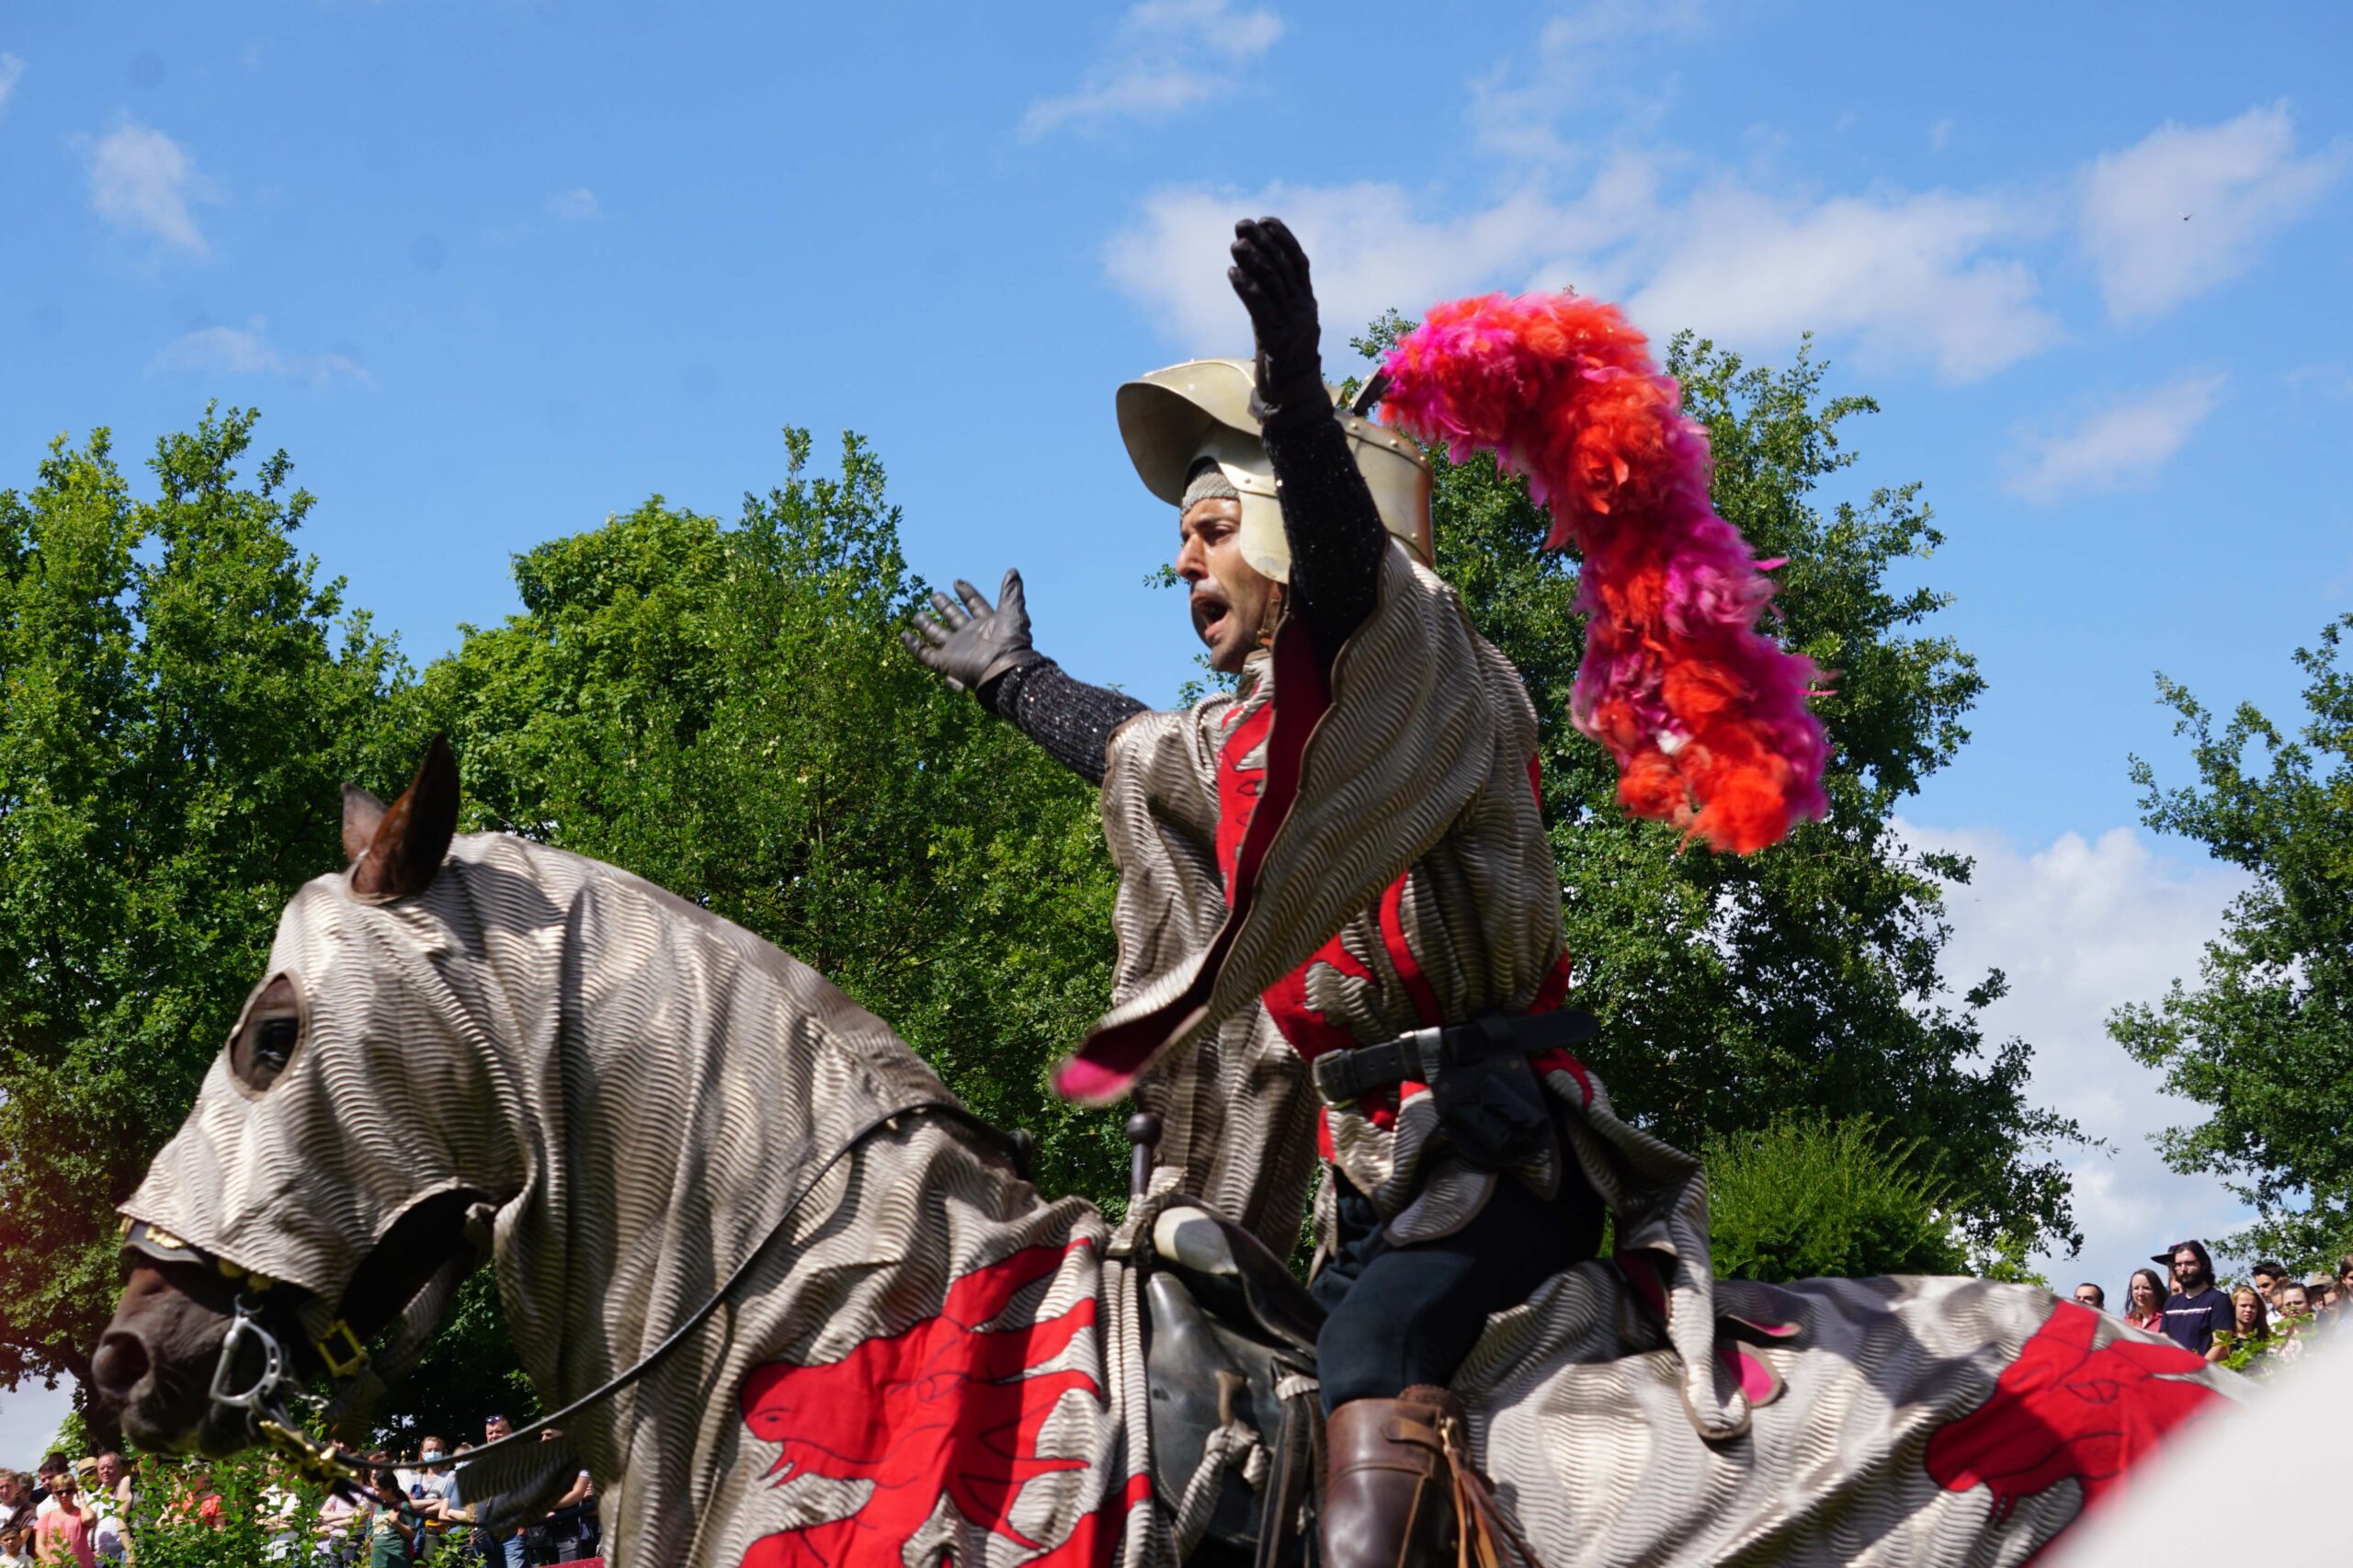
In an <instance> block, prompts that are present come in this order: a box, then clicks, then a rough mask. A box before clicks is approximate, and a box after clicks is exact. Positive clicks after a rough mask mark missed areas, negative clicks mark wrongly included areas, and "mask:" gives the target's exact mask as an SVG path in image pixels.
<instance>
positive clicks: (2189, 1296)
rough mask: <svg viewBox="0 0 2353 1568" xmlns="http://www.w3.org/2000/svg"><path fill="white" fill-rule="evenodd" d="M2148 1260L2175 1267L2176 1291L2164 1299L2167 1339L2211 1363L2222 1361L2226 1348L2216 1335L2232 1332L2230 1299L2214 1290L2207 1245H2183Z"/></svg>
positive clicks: (2187, 1243) (2211, 1263)
mask: <svg viewBox="0 0 2353 1568" xmlns="http://www.w3.org/2000/svg"><path fill="white" fill-rule="evenodd" d="M2149 1261H2150V1262H2151V1263H2163V1264H2167V1265H2170V1266H2171V1267H2172V1268H2173V1280H2174V1291H2173V1294H2172V1295H2170V1296H2167V1297H2166V1298H2165V1337H2166V1338H2168V1339H2170V1340H2172V1341H2173V1342H2174V1343H2175V1344H2176V1345H2178V1346H2181V1347H2182V1348H2183V1349H2184V1350H2188V1351H2189V1352H2191V1353H2192V1354H2195V1355H2199V1356H2203V1357H2205V1358H2206V1359H2208V1360H2209V1361H2219V1360H2221V1359H2222V1355H2223V1352H2224V1350H2225V1348H2226V1345H2225V1344H2223V1343H2222V1342H2218V1341H2217V1340H2216V1339H2215V1337H2214V1335H2216V1334H2217V1333H2221V1334H2228V1333H2230V1332H2231V1329H2232V1323H2233V1318H2232V1314H2231V1299H2230V1297H2228V1296H2226V1295H2224V1294H2223V1293H2222V1291H2220V1290H2216V1289H2214V1264H2213V1260H2212V1259H2211V1258H2209V1257H2208V1256H2206V1244H2205V1243H2203V1242H2181V1243H2178V1244H2176V1245H2174V1246H2173V1247H2171V1248H2169V1249H2167V1250H2166V1251H2165V1252H2161V1253H2155V1254H2153V1255H2152V1256H2150V1258H2149Z"/></svg>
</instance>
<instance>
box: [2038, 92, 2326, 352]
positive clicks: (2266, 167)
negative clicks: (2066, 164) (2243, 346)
mask: <svg viewBox="0 0 2353 1568" xmlns="http://www.w3.org/2000/svg"><path fill="white" fill-rule="evenodd" d="M2346 157H2347V148H2346V147H2345V145H2343V144H2342V143H2340V144H2338V145H2336V146H2334V147H2330V148H2328V149H2326V150H2325V151H2323V152H2318V153H2312V154H2310V155H2309V156H2305V157H2298V156H2297V155H2296V131H2295V127H2294V125H2293V124H2291V123H2290V119H2289V116H2288V110H2287V108H2286V106H2284V105H2274V106H2273V107H2271V108H2256V109H2249V110H2248V111H2247V112H2246V113H2245V114H2243V115H2241V116H2239V117H2238V119H2234V120H2229V121H2226V122H2225V123H2223V124H2221V125H2213V126H2206V127H2190V126H2180V125H2173V124H2167V125H2165V127H2163V128H2162V129H2160V130H2158V131H2153V132H2151V133H2150V134H2149V135H2148V136H2147V137H2145V138H2143V140H2142V141H2140V142H2136V143H2135V144H2133V145H2132V146H2131V147H2128V148H2126V149H2125V150H2124V151H2122V152H2120V153H2106V154H2104V155H2102V156H2101V157H2099V158H2098V159H2097V160H2095V161H2094V162H2093V163H2092V165H2091V166H2090V167H2089V168H2087V169H2086V170H2085V171H2084V175H2083V179H2082V202H2083V210H2082V228H2083V244H2084V249H2085V251H2086V254H2087V255H2089V256H2090V257H2091V261H2092V266H2093V267H2094V269H2095V271H2096V272H2097V276H2098V278H2099V286H2100V292H2101V294H2102V296H2103V297H2104V298H2105V300H2106V301H2107V303H2108V312H2109V316H2110V317H2112V318H2113V319H2115V320H2117V321H2120V322H2128V321H2136V320H2140V319H2143V318H2145V317H2148V316H2153V315H2156V314H2158V313H2160V312H2164V311H2166V310H2169V309H2171V308H2172V307H2174V306H2176V305H2177V304H2180V303H2181V302H2182V301H2185V300H2187V299H2188V298H2190V297H2191V296H2192V295H2195V294H2199V293H2201V292H2203V291H2204V290H2208V289H2211V288H2212V287H2213V286H2214V285H2216V284H2218V283H2222V282H2227V281H2228V280H2229V279H2231V278H2235V277H2237V276H2238V275H2239V274H2240V273H2241V272H2244V271H2245V270H2246V268H2247V267H2250V266H2252V265H2253V264H2254V262H2255V259H2256V252H2257V251H2258V250H2259V249H2260V247H2261V245H2262V244H2263V242H2264V241H2266V240H2267V239H2268V238H2270V237H2271V235H2272V234H2273V233H2276V232H2277V231H2278V230H2279V229H2280V228H2282V227H2283V226H2285V225H2286V224H2288V223H2289V222H2292V221H2294V220H2295V219H2296V218H2298V217H2300V216H2302V214H2303V213H2304V212H2305V211H2306V210H2309V209H2310V208H2311V207H2312V206H2313V203H2314V202H2315V201H2317V200H2318V199H2320V196H2321V193H2322V192H2323V191H2325V190H2326V189H2327V188H2328V187H2329V185H2330V183H2331V182H2333V181H2334V180H2335V179H2336V176H2337V175H2338V174H2339V173H2341V172H2342V171H2343V169H2344V167H2345V163H2346Z"/></svg>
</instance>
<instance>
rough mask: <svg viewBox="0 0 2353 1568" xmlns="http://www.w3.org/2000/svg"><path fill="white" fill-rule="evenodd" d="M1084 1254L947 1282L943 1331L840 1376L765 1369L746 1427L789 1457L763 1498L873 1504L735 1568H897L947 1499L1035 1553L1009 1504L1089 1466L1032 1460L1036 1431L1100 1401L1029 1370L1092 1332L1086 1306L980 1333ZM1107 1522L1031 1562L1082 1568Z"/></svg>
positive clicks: (882, 1347)
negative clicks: (820, 1478) (842, 1498)
mask: <svg viewBox="0 0 2353 1568" xmlns="http://www.w3.org/2000/svg"><path fill="white" fill-rule="evenodd" d="M1085 1245H1086V1243H1084V1242H1079V1243H1074V1244H1073V1245H1072V1246H1069V1247H1058V1246H1034V1247H1028V1248H1024V1249H1023V1250H1022V1251H1019V1252H1017V1253H1015V1254H1013V1255H1012V1256H1009V1257H1006V1258H1005V1259H1003V1260H1002V1261H1000V1262H997V1263H994V1264H991V1265H989V1266H987V1267H983V1268H979V1269H976V1270H974V1271H973V1272H972V1273H970V1274H967V1275H965V1276H963V1277H962V1278H959V1279H958V1280H956V1281H955V1282H954V1283H953V1284H951V1285H950V1286H949V1288H948V1293H947V1296H946V1298H945V1299H944V1300H943V1301H942V1302H941V1303H940V1310H939V1315H938V1316H937V1317H930V1318H925V1319H924V1320H922V1321H921V1322H919V1323H916V1324H913V1325H911V1326H909V1327H908V1328H906V1329H904V1330H903V1331H901V1332H900V1333H898V1334H895V1335H891V1336H890V1337H888V1338H881V1337H877V1338H873V1339H869V1340H865V1341H863V1342H861V1343H860V1344H859V1345H858V1346H856V1347H855V1348H854V1349H852V1350H851V1351H850V1352H849V1354H848V1355H847V1356H844V1357H843V1358H841V1359H840V1360H838V1361H833V1362H828V1363H825V1364H824V1365H820V1366H798V1365H795V1364H794V1363H792V1362H790V1361H774V1362H770V1363H769V1364H768V1365H767V1366H765V1367H762V1368H760V1369H758V1370H757V1371H755V1372H754V1373H753V1374H752V1375H751V1376H750V1377H749V1378H747V1379H745V1381H744V1390H743V1399H742V1404H743V1411H744V1422H745V1425H746V1426H749V1427H750V1428H751V1429H752V1433H753V1435H754V1436H755V1437H758V1438H759V1439H760V1440H761V1441H763V1442H769V1443H778V1444H781V1445H782V1447H783V1450H784V1451H783V1452H782V1453H781V1454H779V1456H778V1458H777V1461H776V1464H775V1465H774V1466H773V1467H772V1468H771V1469H770V1470H769V1471H768V1474H769V1475H770V1476H771V1477H773V1478H774V1480H773V1484H775V1485H779V1486H781V1485H783V1484H785V1483H787V1482H789V1481H791V1480H792V1479H794V1478H795V1477H797V1476H801V1475H804V1474H813V1475H825V1476H831V1477H833V1478H834V1479H835V1480H838V1481H864V1482H870V1483H872V1489H871V1490H870V1492H869V1493H868V1494H867V1498H866V1501H865V1502H864V1503H862V1504H860V1505H859V1506H858V1511H857V1512H856V1513H854V1514H851V1515H848V1516H847V1517H843V1518H839V1519H829V1520H826V1521H825V1522H824V1523H822V1524H815V1525H810V1526H807V1527H805V1528H800V1529H793V1530H784V1531H780V1532H779V1533H778V1534H775V1535H771V1536H767V1537H764V1538H762V1539H761V1540H757V1541H755V1542H754V1543H753V1544H752V1547H751V1549H750V1550H749V1551H746V1552H745V1554H744V1564H743V1568H867V1565H868V1564H872V1565H874V1568H902V1559H901V1553H902V1552H903V1551H904V1549H905V1546H906V1544H907V1542H908V1540H910V1539H911V1538H912V1537H913V1536H914V1535H915V1532H916V1531H917V1530H918V1529H920V1528H922V1527H923V1525H924V1524H925V1522H926V1521H927V1520H928V1519H930V1518H931V1517H932V1515H933V1514H934V1513H935V1512H936V1511H937V1509H938V1503H939V1499H940V1498H942V1497H946V1498H947V1499H948V1500H949V1502H950V1503H951V1504H952V1505H953V1506H954V1507H955V1509H956V1511H957V1512H958V1513H959V1514H961V1515H962V1516H963V1517H964V1518H965V1519H966V1520H968V1521H969V1522H971V1523H972V1524H973V1525H976V1526H979V1527H981V1528H984V1529H987V1530H989V1531H990V1532H991V1533H993V1534H995V1535H999V1536H1003V1537H1004V1538H1005V1539H1006V1540H1010V1541H1013V1542H1015V1543H1016V1544H1017V1545H1020V1546H1023V1547H1028V1548H1030V1549H1033V1550H1041V1549H1040V1543H1039V1542H1037V1541H1034V1540H1030V1539H1029V1537H1028V1536H1026V1535H1024V1534H1022V1533H1021V1531H1020V1530H1018V1529H1017V1528H1014V1526H1013V1524H1012V1522H1011V1520H1010V1519H1009V1518H1008V1517H1007V1516H1008V1515H1009V1514H1010V1513H1011V1511H1012V1507H1013V1503H1014V1499H1015V1498H1017V1497H1018V1496H1019V1495H1020V1494H1021V1489H1022V1487H1024V1486H1025V1485H1027V1484H1028V1483H1029V1482H1031V1481H1033V1480H1035V1479H1037V1478H1038V1477H1039V1476H1041V1475H1051V1474H1053V1473H1055V1472H1057V1471H1072V1470H1085V1469H1086V1466H1087V1463H1088V1461H1087V1460H1084V1459H1057V1458H1053V1457H1051V1456H1048V1455H1042V1454H1040V1453H1039V1452H1038V1451H1037V1444H1038V1434H1039V1431H1040V1428H1041V1427H1042V1426H1044V1425H1045V1423H1046V1419H1047V1417H1048V1416H1050V1415H1051V1414H1052V1413H1053V1410H1054V1407H1055V1405H1056V1404H1057V1403H1059V1402H1060V1401H1061V1399H1062V1397H1063V1395H1064V1394H1065V1393H1068V1392H1071V1391H1072V1390H1074V1389H1076V1390H1080V1391H1082V1392H1086V1393H1087V1394H1090V1395H1092V1396H1094V1397H1095V1398H1096V1399H1097V1400H1098V1401H1099V1400H1101V1398H1102V1397H1103V1390H1102V1386H1101V1385H1100V1384H1099V1383H1097V1381H1096V1380H1095V1378H1094V1377H1093V1376H1092V1375H1091V1374H1089V1373H1087V1372H1085V1371H1079V1370H1064V1371H1056V1372H1038V1371H1036V1369H1037V1368H1039V1367H1040V1366H1043V1365H1044V1364H1045V1363H1046V1362H1048V1361H1051V1360H1052V1359H1053V1358H1055V1357H1057V1356H1059V1355H1061V1354H1062V1353H1063V1351H1064V1350H1066V1349H1067V1348H1069V1346H1070V1343H1071V1341H1072V1340H1073V1339H1074V1338H1075V1337H1077V1335H1079V1334H1080V1333H1081V1332H1083V1331H1085V1330H1086V1329H1088V1328H1091V1327H1092V1326H1094V1324H1095V1299H1094V1298H1093V1297H1092V1296H1089V1297H1086V1298H1084V1299H1082V1300H1080V1301H1077V1302H1075V1303H1074V1304H1073V1305H1072V1307H1071V1309H1070V1310H1069V1311H1068V1312H1064V1313H1063V1314H1062V1315H1061V1316H1060V1317H1054V1318H1040V1319H1037V1320H1036V1321H1034V1322H1026V1323H1016V1324H1005V1325H1002V1326H999V1327H994V1328H991V1327H987V1326H984V1325H986V1324H989V1323H990V1322H991V1320H992V1319H994V1318H995V1317H996V1316H997V1315H998V1314H999V1313H1001V1312H1004V1311H1005V1309H1006V1305H1007V1304H1008V1303H1009V1302H1011V1301H1012V1300H1013V1298H1014V1296H1015V1295H1016V1294H1017V1293H1018V1292H1019V1291H1020V1290H1021V1289H1022V1288H1023V1287H1024V1286H1026V1285H1030V1284H1034V1283H1035V1282H1037V1281H1038V1280H1040V1279H1041V1278H1045V1277H1046V1276H1047V1275H1049V1274H1051V1273H1052V1272H1053V1271H1054V1270H1055V1269H1056V1268H1057V1267H1060V1265H1061V1263H1062V1261H1063V1258H1064V1257H1065V1256H1068V1254H1069V1253H1071V1252H1072V1251H1074V1250H1076V1248H1077V1247H1080V1246H1085ZM1105 1522H1107V1521H1105V1519H1104V1517H1103V1516H1101V1515H1096V1516H1090V1517H1088V1518H1087V1519H1086V1520H1083V1521H1081V1524H1080V1527H1079V1528H1078V1529H1076V1530H1075V1531H1074V1532H1073V1534H1072V1536H1071V1538H1070V1539H1069V1540H1066V1541H1064V1542H1063V1543H1062V1545H1061V1546H1060V1547H1058V1548H1057V1549H1056V1550H1055V1551H1052V1552H1051V1553H1050V1554H1048V1555H1046V1556H1043V1557H1040V1558H1034V1559H1031V1562H1034V1563H1039V1564H1048V1563H1051V1564H1052V1565H1053V1568H1061V1565H1062V1564H1063V1563H1070V1564H1074V1565H1075V1564H1077V1563H1080V1562H1086V1561H1087V1560H1088V1559H1090V1558H1091V1557H1092V1556H1093V1555H1094V1553H1095V1550H1096V1547H1097V1542H1098V1537H1099V1536H1101V1533H1102V1532H1101V1528H1100V1527H1101V1526H1102V1524H1104V1523H1105ZM1100 1544H1101V1545H1103V1546H1106V1547H1108V1544H1109V1542H1108V1539H1103V1540H1101V1541H1100Z"/></svg>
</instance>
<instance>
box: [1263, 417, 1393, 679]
mask: <svg viewBox="0 0 2353 1568" xmlns="http://www.w3.org/2000/svg"><path fill="white" fill-rule="evenodd" d="M1258 407H1259V412H1260V414H1261V415H1262V417H1263V418H1264V420H1265V432H1264V433H1265V439H1266V443H1267V458H1268V460H1270V461H1271V462H1272V464H1273V466H1274V471H1275V484H1276V486H1277V488H1278V490H1279V493H1280V494H1281V496H1282V504H1283V531H1284V533H1285V534H1287V535H1288V536H1289V538H1290V606H1291V609H1292V611H1293V612H1294V613H1296V614H1298V615H1299V616H1301V617H1302V618H1303V619H1305V620H1306V622H1307V624H1308V626H1309V628H1310V629H1311V630H1312V631H1313V632H1314V634H1315V646H1316V648H1317V650H1318V651H1319V652H1320V653H1322V654H1323V655H1324V657H1325V658H1326V659H1328V658H1330V657H1331V656H1332V655H1333V654H1335V653H1337V652H1339V648H1340V644H1341V643H1343V642H1347V640H1348V638H1349V636H1350V635H1351V634H1352V633H1353V632H1355V631H1356V629H1357V628H1358V627H1359V626H1362V625H1363V624H1364V621H1365V618H1366V617H1367V616H1369V615H1370V614H1371V613H1372V607H1373V603H1374V599H1375V596H1376V594H1377V592H1378V585H1379V584H1380V581H1381V557H1382V555H1383V554H1384V553H1385V547H1386V544H1387V541H1388V537H1389V536H1388V533H1387V531H1386V530H1385V529H1384V528H1382V527H1381V513H1380V511H1379V509H1378V508H1376V507H1375V506H1373V504H1372V492H1371V491H1370V489H1368V488H1366V486H1365V483H1364V475H1363V474H1362V473H1360V472H1358V470H1357V464H1356V459H1355V458H1353V457H1352V456H1350V455H1349V452H1348V438H1347V434H1346V433H1345V432H1344V431H1342V430H1341V428H1340V422H1339V421H1338V420H1337V419H1336V418H1334V417H1333V416H1332V405H1331V404H1330V403H1328V402H1326V401H1325V394H1324V389H1323V386H1322V384H1321V383H1320V382H1319V383H1317V384H1316V385H1315V386H1314V388H1313V391H1312V392H1305V393H1302V395H1301V396H1299V397H1296V398H1287V399H1286V400H1285V401H1284V402H1283V403H1282V404H1281V405H1279V406H1276V407H1269V406H1267V403H1265V401H1264V399H1263V398H1261V399H1260V401H1259V404H1258Z"/></svg>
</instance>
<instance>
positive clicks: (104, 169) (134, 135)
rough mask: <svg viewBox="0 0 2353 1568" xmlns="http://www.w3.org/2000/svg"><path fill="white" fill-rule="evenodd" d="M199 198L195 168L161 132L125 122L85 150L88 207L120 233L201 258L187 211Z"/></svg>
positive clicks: (198, 235) (197, 237) (200, 241)
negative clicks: (150, 239) (148, 237)
mask: <svg viewBox="0 0 2353 1568" xmlns="http://www.w3.org/2000/svg"><path fill="white" fill-rule="evenodd" d="M197 194H199V186H198V184H197V176H196V164H195V162H194V160H192V159H190V158H189V157H188V153H187V152H186V151H185V150H184V149H183V148H182V147H181V146H180V144H179V143H178V142H175V141H173V140H172V139H171V138H170V137H168V136H166V135H165V134H164V133H163V132H162V131H157V130H154V129H153V128H152V127H149V126H144V125H141V124H139V123H138V122H136V121H135V120H126V121H124V122H123V124H122V125H121V126H119V127H118V128H117V129H116V130H113V131H108V133H107V134H106V135H105V136H103V137H101V138H99V140H98V141H97V143H96V144H95V145H94V146H93V147H92V148H91V149H90V204H91V205H92V206H93V207H95V208H97V212H98V216H99V217H101V218H104V219H105V220H106V221H107V222H109V223H112V224H114V225H115V226H116V227H117V228H119V229H131V230H134V231H137V232H140V233H149V234H153V235H154V236H155V237H157V238H158V239H161V240H164V241H165V242H166V243H168V244H175V245H177V246H179V247H180V248H181V249H183V250H190V251H194V252H196V253H197V254H198V255H199V256H201V255H203V254H204V251H205V248H206V247H205V244H204V236H203V234H201V233H199V232H198V231H197V227H196V219H195V218H194V217H193V216H192V215H191V214H190V213H189V211H188V199H189V198H190V197H191V196H193V195H197Z"/></svg>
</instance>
